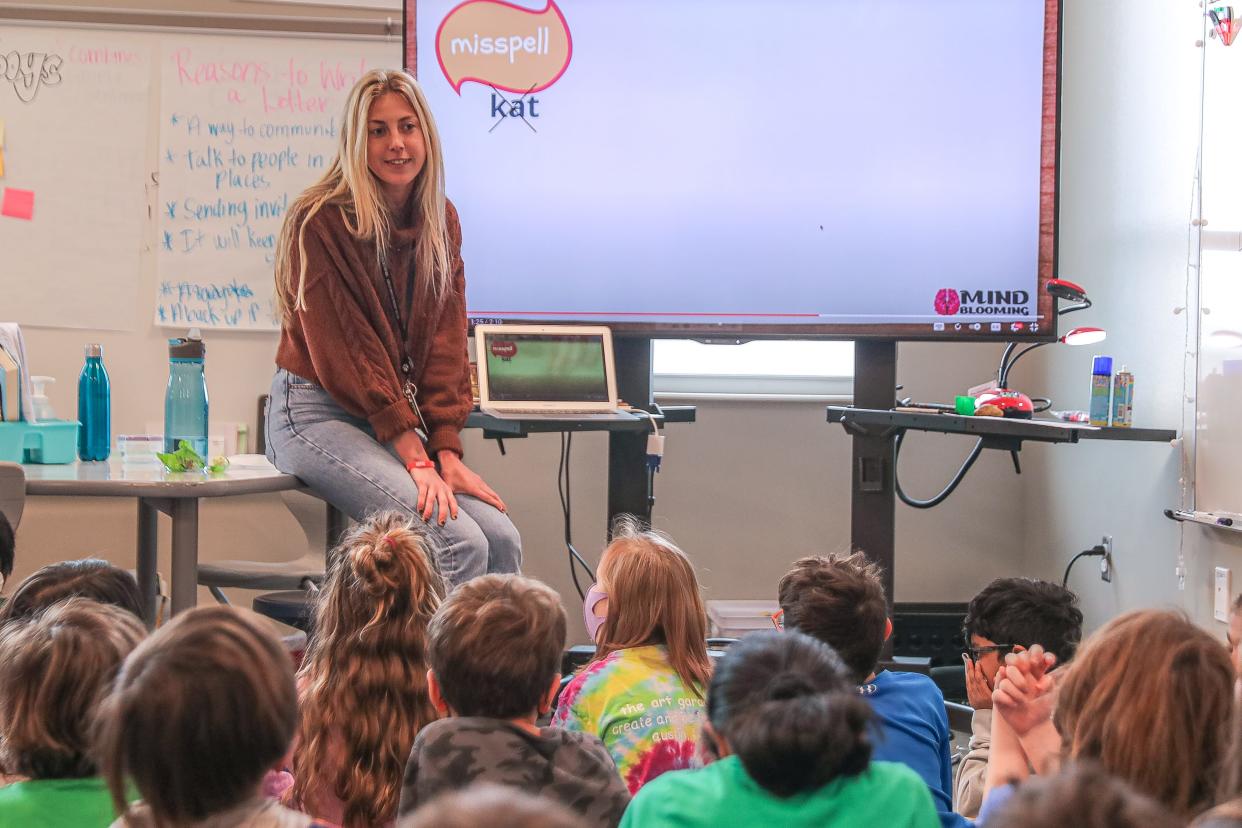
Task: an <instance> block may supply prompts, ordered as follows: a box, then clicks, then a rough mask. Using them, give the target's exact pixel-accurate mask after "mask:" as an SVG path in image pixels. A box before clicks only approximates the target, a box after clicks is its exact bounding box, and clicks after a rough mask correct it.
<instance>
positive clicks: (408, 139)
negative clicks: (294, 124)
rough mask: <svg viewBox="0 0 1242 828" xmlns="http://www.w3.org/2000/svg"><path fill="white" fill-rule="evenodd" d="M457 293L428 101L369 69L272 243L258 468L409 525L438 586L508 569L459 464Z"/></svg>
mask: <svg viewBox="0 0 1242 828" xmlns="http://www.w3.org/2000/svg"><path fill="white" fill-rule="evenodd" d="M465 293H466V288H465V275H464V268H463V266H462V260H461V228H460V225H459V224H458V219H457V211H456V210H455V209H454V208H453V205H452V204H451V203H449V202H448V201H447V200H446V199H445V197H444V164H443V160H442V156H441V153H440V138H439V135H438V133H437V132H436V127H435V122H434V121H433V120H432V118H431V112H430V110H429V109H428V107H427V101H426V99H425V98H424V97H423V93H422V90H421V89H419V87H418V85H417V84H416V82H415V81H414V79H413V78H412V77H410V76H409V75H407V74H406V73H404V72H400V71H381V70H375V71H371V72H368V73H367V74H366V75H364V76H363V77H362V79H361V80H359V81H358V83H357V84H356V85H355V86H354V88H353V90H352V91H351V92H350V94H349V100H348V101H347V103H346V105H345V118H344V123H343V124H342V127H341V139H340V149H339V151H338V153H337V157H336V158H335V159H334V160H333V162H332V166H331V168H330V169H329V170H328V173H327V174H326V175H325V176H324V177H323V178H322V179H320V180H319V182H318V183H316V184H314V185H313V186H311V187H310V188H309V189H308V190H306V192H304V193H302V195H301V196H299V197H298V198H297V200H296V201H295V202H294V203H293V204H292V205H291V206H290V208H289V213H288V215H287V217H286V219H285V223H284V227H283V228H282V230H281V233H280V239H279V243H278V247H277V253H276V296H277V301H278V302H279V303H280V308H281V313H282V319H283V323H282V325H281V334H280V345H279V347H278V349H277V351H276V365H277V371H276V376H275V378H274V379H273V380H272V392H271V401H270V403H269V409H268V416H267V456H268V459H270V460H271V461H272V462H273V463H275V465H276V467H277V468H278V469H280V470H281V471H283V472H287V473H289V474H293V475H297V476H298V477H299V478H301V479H302V480H303V481H304V482H305V483H306V484H307V485H308V486H310V488H311V489H313V490H314V491H315V492H316V493H317V494H318V495H320V496H321V497H323V498H324V499H325V500H327V501H328V502H329V503H331V504H333V505H334V506H336V507H337V508H339V509H341V510H342V511H344V512H345V513H347V514H348V515H349V516H350V517H352V518H354V519H355V520H359V519H361V518H362V517H363V516H364V515H366V514H367V513H369V512H373V511H377V510H385V509H399V510H404V511H406V512H410V513H417V514H419V515H421V516H422V518H423V520H424V521H426V523H427V526H428V529H429V533H430V535H431V537H432V539H433V541H434V543H435V547H436V557H437V561H438V563H439V565H440V570H441V572H442V573H443V574H444V576H445V578H447V579H448V580H449V582H450V583H453V584H457V583H460V582H462V581H465V580H468V579H470V578H473V577H474V576H476V575H482V574H483V573H485V572H516V571H517V570H518V568H519V566H520V564H521V558H522V554H521V545H520V543H521V542H520V539H519V538H518V533H517V530H516V529H515V528H514V526H513V523H512V522H511V521H510V520H509V518H508V516H507V515H506V514H505V505H504V503H503V502H502V501H501V499H500V497H499V496H498V495H497V494H496V493H495V492H494V491H492V489H491V487H489V486H488V485H487V484H486V483H484V482H483V480H482V479H481V478H480V477H479V476H478V475H477V474H475V473H474V472H473V471H471V470H470V469H468V468H467V467H466V466H465V464H464V463H462V447H461V438H460V436H459V432H460V431H461V429H462V426H464V425H465V422H466V416H467V415H468V414H469V413H470V408H471V393H470V377H469V363H468V359H467V356H466V305H465Z"/></svg>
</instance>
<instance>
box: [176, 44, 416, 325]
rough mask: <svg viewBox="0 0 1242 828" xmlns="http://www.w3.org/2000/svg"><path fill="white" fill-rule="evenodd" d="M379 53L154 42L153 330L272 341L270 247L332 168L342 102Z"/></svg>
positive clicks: (386, 56)
mask: <svg viewBox="0 0 1242 828" xmlns="http://www.w3.org/2000/svg"><path fill="white" fill-rule="evenodd" d="M399 59H400V47H399V46H397V45H392V44H382V43H365V42H357V43H349V42H345V43H341V42H328V41H317V40H301V41H293V40H288V41H281V40H269V39H259V38H229V39H222V40H214V41H213V42H212V43H211V44H209V45H205V44H204V42H203V41H202V40H201V39H195V38H185V39H184V40H180V39H170V40H167V41H165V48H164V50H163V55H162V58H161V60H162V64H163V66H162V70H161V86H160V98H161V108H160V117H161V122H160V155H159V179H160V187H159V190H160V191H159V219H160V220H159V230H158V234H157V235H158V240H157V243H158V250H159V259H158V261H159V268H158V271H159V272H158V278H157V279H156V294H157V296H156V304H155V322H156V324H158V325H166V326H173V327H189V326H198V327H215V328H231V329H236V330H274V329H276V328H277V327H278V322H277V318H276V313H275V304H274V301H273V295H274V287H273V286H274V282H273V272H274V265H275V259H276V240H277V237H278V236H279V234H280V227H281V223H282V222H283V221H284V218H285V214H286V213H287V212H288V209H289V206H290V204H291V203H292V202H293V200H294V199H295V198H297V196H298V194H299V193H301V192H302V190H304V189H305V188H306V187H308V186H309V185H311V184H313V183H314V182H315V181H317V180H318V179H319V178H320V177H321V176H322V175H323V174H324V173H325V172H326V171H327V169H328V167H329V166H331V164H332V160H333V158H334V157H335V154H336V151H337V146H338V141H339V138H340V130H341V116H342V112H343V109H344V105H345V99H346V97H347V96H348V94H349V90H350V88H351V87H352V86H353V84H354V82H355V81H357V80H358V78H359V77H360V76H361V75H362V74H363V73H365V72H366V71H367V70H368V69H372V68H379V67H391V66H396V65H397V64H398V63H399Z"/></svg>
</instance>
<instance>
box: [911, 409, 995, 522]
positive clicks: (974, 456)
mask: <svg viewBox="0 0 1242 828" xmlns="http://www.w3.org/2000/svg"><path fill="white" fill-rule="evenodd" d="M905 437H906V431H905V429H902V430H901V431H898V432H897V439H896V444H895V445H894V446H893V487H894V488H895V489H896V490H897V496H898V497H899V498H901V502H902V503H904V504H906V505H907V506H913V507H914V508H915V509H930V508H932V507H933V506H939V505H940V504H941V503H944V502H945V500H947V499H948V497H949V495H951V494H953V491H954V490H955V489H956V488H957V487H958V485H959V484H961V482H962V481H963V480H964V479H965V478H966V472H968V471H970V467H971V466H973V465H974V464H975V461H976V460H978V459H979V455H980V454H982V453H983V438H980V439H979V442H977V443H975V447H974V448H973V449H971V450H970V454H968V455H966V460H965V461H964V462H963V463H962V465H961V468H959V469H958V470H957V473H956V474H954V475H953V479H952V480H950V481H949V483H948V485H947V486H945V487H944V488H943V489H941V490H940V494H938V495H936V496H935V497H933V498H930V499H928V500H918V499H917V498H913V497H910V495H908V494H906V492H905V490H904V489H902V488H901V477H900V476H899V475H898V474H897V461H898V460H899V459H900V458H901V443H902V441H903V440H905Z"/></svg>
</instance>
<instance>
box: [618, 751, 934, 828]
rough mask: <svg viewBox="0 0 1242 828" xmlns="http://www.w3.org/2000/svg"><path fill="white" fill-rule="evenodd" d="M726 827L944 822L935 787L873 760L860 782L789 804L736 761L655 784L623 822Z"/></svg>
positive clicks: (841, 782) (896, 827)
mask: <svg viewBox="0 0 1242 828" xmlns="http://www.w3.org/2000/svg"><path fill="white" fill-rule="evenodd" d="M720 825H763V826H772V827H773V828H775V826H781V828H802V826H806V828H824V826H829V825H831V826H841V828H848V826H855V825H856V826H873V825H883V826H885V828H939V827H940V820H939V818H938V817H937V816H936V808H935V806H934V805H932V799H931V794H929V793H928V792H927V785H925V784H923V780H922V779H920V778H919V776H918V774H916V773H915V772H914V771H912V770H910V769H909V768H907V767H905V766H904V765H896V764H891V763H889V762H872V763H871V765H870V767H868V768H867V770H865V771H863V772H862V773H860V774H859V775H858V776H850V777H841V778H838V779H834V780H833V781H832V782H829V783H828V784H827V785H825V786H824V787H822V788H820V789H819V790H816V791H812V792H810V793H804V794H797V795H796V796H791V797H788V798H781V797H778V796H775V795H773V794H771V793H768V792H767V791H766V790H764V789H763V788H762V787H760V786H759V783H757V782H755V781H754V780H753V779H751V778H750V776H749V775H747V773H746V769H745V768H743V767H742V762H741V760H740V759H738V758H737V757H736V756H729V757H726V758H724V759H721V760H720V761H719V762H713V763H712V764H710V765H708V766H707V767H705V768H702V769H699V770H687V771H674V772H672V773H666V774H664V775H663V776H661V777H659V778H658V779H654V780H652V781H651V782H649V783H647V785H645V786H644V787H643V789H642V790H641V791H639V792H638V795H637V796H635V797H634V801H633V802H631V803H630V807H629V808H628V809H627V810H626V812H625V817H624V818H623V819H622V820H621V828H660V827H661V826H676V827H677V828H697V826H704V828H707V826H713V827H714V826H720Z"/></svg>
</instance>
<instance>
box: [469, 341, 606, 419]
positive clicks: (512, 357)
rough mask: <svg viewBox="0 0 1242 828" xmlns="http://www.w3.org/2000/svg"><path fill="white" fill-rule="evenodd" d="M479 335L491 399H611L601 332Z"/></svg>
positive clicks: (569, 400) (579, 400) (588, 400)
mask: <svg viewBox="0 0 1242 828" xmlns="http://www.w3.org/2000/svg"><path fill="white" fill-rule="evenodd" d="M483 339H484V342H483V345H484V347H483V354H484V358H485V359H486V360H487V381H488V388H489V391H488V396H489V397H490V398H491V400H492V401H493V402H582V403H607V402H611V399H610V398H609V396H608V372H607V368H606V366H605V363H604V337H603V335H602V334H542V333H540V334H536V333H504V332H496V333H487V334H485V335H484V337H483Z"/></svg>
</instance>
